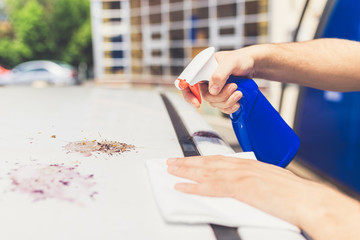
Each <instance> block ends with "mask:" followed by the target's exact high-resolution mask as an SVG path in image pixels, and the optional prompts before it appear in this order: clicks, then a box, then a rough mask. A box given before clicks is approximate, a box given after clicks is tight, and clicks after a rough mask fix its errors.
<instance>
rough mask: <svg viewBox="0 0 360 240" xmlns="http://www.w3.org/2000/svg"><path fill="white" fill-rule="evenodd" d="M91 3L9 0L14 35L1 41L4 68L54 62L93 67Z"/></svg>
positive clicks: (1, 61)
mask: <svg viewBox="0 0 360 240" xmlns="http://www.w3.org/2000/svg"><path fill="white" fill-rule="evenodd" d="M89 2H90V1H89V0H7V1H6V10H7V13H8V16H9V18H10V22H11V26H12V31H11V32H12V34H10V33H8V34H7V36H4V37H1V38H0V64H1V63H3V64H5V65H8V66H12V67H13V66H14V65H16V64H19V63H21V62H24V61H28V60H36V59H50V60H61V61H66V62H68V63H70V64H72V65H78V64H79V63H80V62H85V63H87V64H88V65H91V64H92V45H91V44H92V42H91V23H90V4H89ZM0 34H1V35H4V34H5V33H0ZM5 35H6V34H5Z"/></svg>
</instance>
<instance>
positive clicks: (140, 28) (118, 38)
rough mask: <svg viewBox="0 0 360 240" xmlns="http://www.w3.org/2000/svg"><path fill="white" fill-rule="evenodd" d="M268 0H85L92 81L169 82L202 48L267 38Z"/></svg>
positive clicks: (226, 47)
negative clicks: (90, 32)
mask: <svg viewBox="0 0 360 240" xmlns="http://www.w3.org/2000/svg"><path fill="white" fill-rule="evenodd" d="M269 1H270V0H222V1H216V0H131V1H129V0H91V10H92V28H93V41H94V57H95V78H96V80H97V81H98V82H119V83H121V82H129V81H133V82H149V83H150V82H152V83H154V82H155V83H172V82H173V80H174V76H177V75H179V74H180V73H181V71H182V70H183V69H184V67H185V66H186V65H187V63H189V61H190V60H191V59H192V58H193V57H194V56H195V55H196V54H197V53H198V52H199V51H201V50H202V49H204V48H206V47H208V46H214V47H215V48H216V49H217V50H230V49H236V48H240V47H243V46H248V45H252V44H256V43H263V42H268V41H269V31H268V29H269V19H270V17H269V3H268V2H269Z"/></svg>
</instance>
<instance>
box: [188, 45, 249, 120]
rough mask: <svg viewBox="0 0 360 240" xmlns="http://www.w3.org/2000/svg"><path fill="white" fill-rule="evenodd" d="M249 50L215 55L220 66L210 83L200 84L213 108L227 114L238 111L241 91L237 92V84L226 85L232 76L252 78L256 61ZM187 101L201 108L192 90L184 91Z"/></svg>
mask: <svg viewBox="0 0 360 240" xmlns="http://www.w3.org/2000/svg"><path fill="white" fill-rule="evenodd" d="M251 52H252V51H249V48H243V49H239V50H235V51H223V52H217V53H215V58H216V61H217V62H218V64H219V66H218V68H217V69H216V70H215V72H214V74H213V75H212V77H211V79H210V80H209V83H208V84H207V83H200V91H201V95H202V97H203V99H204V100H205V101H207V102H209V103H210V105H211V106H213V107H216V108H218V109H219V110H220V111H222V112H223V113H226V114H231V113H233V112H235V111H237V110H238V108H239V107H240V104H239V103H238V101H239V100H240V98H241V97H242V93H241V92H240V91H236V89H237V86H236V84H234V83H232V84H226V81H227V79H228V78H229V76H230V75H236V76H250V77H251V76H252V75H253V66H254V60H253V58H252V56H251V54H250V53H251ZM182 93H183V96H184V98H185V100H186V101H187V102H189V103H191V104H192V105H194V106H195V107H197V108H198V107H200V103H199V101H198V100H197V99H196V97H195V96H194V95H193V94H192V93H191V91H190V89H188V88H187V89H184V90H183V91H182Z"/></svg>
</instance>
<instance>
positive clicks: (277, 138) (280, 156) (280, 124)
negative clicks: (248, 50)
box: [175, 47, 300, 167]
mask: <svg viewBox="0 0 360 240" xmlns="http://www.w3.org/2000/svg"><path fill="white" fill-rule="evenodd" d="M214 53H215V48H213V47H210V48H207V49H205V50H203V51H202V52H200V53H199V54H198V55H196V56H195V58H194V59H193V60H192V61H191V62H190V63H189V65H188V66H187V67H186V68H185V69H184V71H183V72H182V73H181V74H180V76H179V78H178V79H177V80H176V81H175V86H176V87H177V88H178V89H184V88H187V87H189V88H190V90H191V91H192V92H193V93H194V95H195V96H196V97H197V98H198V100H199V102H200V103H201V95H200V91H199V87H198V83H199V82H200V81H209V79H210V77H211V76H212V74H213V73H214V71H215V70H216V68H217V66H218V63H217V61H216V59H215V57H214ZM227 83H236V84H237V87H238V89H237V90H239V91H241V92H242V93H243V97H242V98H241V99H240V100H239V103H240V108H239V110H237V111H236V112H234V113H233V114H231V115H230V118H231V121H232V125H233V128H234V131H235V134H236V137H237V139H238V141H239V144H240V146H241V147H242V149H243V150H244V151H253V152H254V153H255V156H256V157H257V159H258V160H260V161H263V162H266V163H270V164H273V165H277V166H280V167H286V166H287V165H288V164H289V163H290V161H291V160H292V159H293V158H294V156H295V154H296V152H297V150H298V148H299V146H300V140H299V138H298V136H297V135H296V134H295V132H294V131H293V130H292V129H291V128H290V127H289V126H288V125H287V124H286V122H285V121H284V120H283V119H282V117H281V116H280V114H279V113H278V112H277V111H276V110H275V109H274V108H273V106H272V105H271V104H270V103H269V102H268V100H267V99H266V98H265V96H264V95H263V94H262V93H261V92H260V90H259V88H258V86H257V84H256V83H255V82H254V81H253V80H252V79H244V78H241V77H237V76H230V77H229V79H228V80H227Z"/></svg>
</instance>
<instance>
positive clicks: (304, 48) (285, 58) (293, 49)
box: [253, 39, 360, 91]
mask: <svg viewBox="0 0 360 240" xmlns="http://www.w3.org/2000/svg"><path fill="white" fill-rule="evenodd" d="M260 48H262V51H263V52H262V53H261V52H257V54H256V55H254V57H255V61H254V63H255V64H254V69H253V75H254V77H258V78H265V79H268V80H275V81H280V82H288V83H297V84H300V85H304V86H309V87H313V88H319V89H323V90H333V91H360V43H359V42H354V41H348V40H341V39H318V40H313V41H307V42H298V43H283V44H266V45H263V46H262V47H260ZM257 51H260V49H259V50H257Z"/></svg>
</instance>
